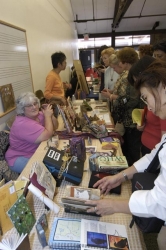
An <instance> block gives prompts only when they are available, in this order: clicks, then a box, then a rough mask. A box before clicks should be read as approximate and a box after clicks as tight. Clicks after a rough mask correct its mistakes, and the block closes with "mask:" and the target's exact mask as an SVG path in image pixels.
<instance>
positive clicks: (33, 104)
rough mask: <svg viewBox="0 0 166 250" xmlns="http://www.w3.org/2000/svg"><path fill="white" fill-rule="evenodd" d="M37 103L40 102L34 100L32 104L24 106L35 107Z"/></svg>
mask: <svg viewBox="0 0 166 250" xmlns="http://www.w3.org/2000/svg"><path fill="white" fill-rule="evenodd" d="M37 105H39V103H38V102H34V103H32V104H28V105H25V106H24V107H25V108H33V107H36V106H37Z"/></svg>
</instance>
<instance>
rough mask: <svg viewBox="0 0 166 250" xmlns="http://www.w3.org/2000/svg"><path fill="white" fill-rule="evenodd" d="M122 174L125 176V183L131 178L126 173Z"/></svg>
mask: <svg viewBox="0 0 166 250" xmlns="http://www.w3.org/2000/svg"><path fill="white" fill-rule="evenodd" d="M122 174H123V177H124V178H125V181H128V180H129V178H128V176H127V174H126V173H125V172H124V171H123V172H122Z"/></svg>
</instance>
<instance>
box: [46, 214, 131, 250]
mask: <svg viewBox="0 0 166 250" xmlns="http://www.w3.org/2000/svg"><path fill="white" fill-rule="evenodd" d="M48 245H49V247H50V248H51V249H72V250H74V249H81V250H89V249H101V250H103V249H124V250H129V249H130V248H129V242H128V237H127V232H126V228H125V226H124V225H119V224H113V223H109V222H100V221H96V220H86V219H81V220H79V219H69V218H55V219H54V222H53V226H52V228H51V232H50V236H49V241H48Z"/></svg>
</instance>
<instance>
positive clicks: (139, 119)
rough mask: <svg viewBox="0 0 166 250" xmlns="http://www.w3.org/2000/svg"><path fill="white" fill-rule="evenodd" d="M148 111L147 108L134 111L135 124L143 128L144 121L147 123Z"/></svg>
mask: <svg viewBox="0 0 166 250" xmlns="http://www.w3.org/2000/svg"><path fill="white" fill-rule="evenodd" d="M146 110H147V108H144V109H133V111H132V120H133V123H136V124H138V126H143V124H144V121H145V115H146Z"/></svg>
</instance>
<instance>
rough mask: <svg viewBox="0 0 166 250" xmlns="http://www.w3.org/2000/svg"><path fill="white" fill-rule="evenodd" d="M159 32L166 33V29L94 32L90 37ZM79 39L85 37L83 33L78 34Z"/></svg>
mask: <svg viewBox="0 0 166 250" xmlns="http://www.w3.org/2000/svg"><path fill="white" fill-rule="evenodd" d="M158 33H166V29H160V30H159V29H158V30H139V31H125V32H108V33H94V34H90V35H89V36H90V38H100V37H111V36H112V35H115V36H130V35H151V34H158ZM78 38H79V39H83V34H78Z"/></svg>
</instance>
